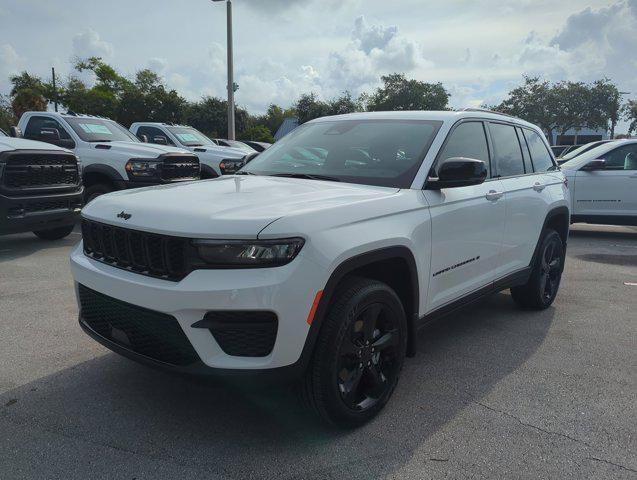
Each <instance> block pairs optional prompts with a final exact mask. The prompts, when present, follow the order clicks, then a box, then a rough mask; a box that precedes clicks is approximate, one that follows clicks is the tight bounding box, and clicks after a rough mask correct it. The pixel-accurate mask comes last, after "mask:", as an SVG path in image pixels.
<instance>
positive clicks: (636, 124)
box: [624, 100, 637, 135]
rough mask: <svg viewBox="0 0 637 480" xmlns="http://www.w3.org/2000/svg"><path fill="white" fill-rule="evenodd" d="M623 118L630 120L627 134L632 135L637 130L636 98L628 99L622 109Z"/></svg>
mask: <svg viewBox="0 0 637 480" xmlns="http://www.w3.org/2000/svg"><path fill="white" fill-rule="evenodd" d="M624 119H625V120H626V121H628V122H630V125H629V126H628V134H629V135H632V134H633V133H634V132H637V100H628V103H627V104H626V107H625V109H624Z"/></svg>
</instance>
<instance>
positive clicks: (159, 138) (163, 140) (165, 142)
mask: <svg viewBox="0 0 637 480" xmlns="http://www.w3.org/2000/svg"><path fill="white" fill-rule="evenodd" d="M153 143H158V144H159V145H168V140H167V139H166V137H164V136H163V135H155V136H154V137H153Z"/></svg>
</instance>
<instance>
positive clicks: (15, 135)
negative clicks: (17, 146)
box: [9, 127, 22, 138]
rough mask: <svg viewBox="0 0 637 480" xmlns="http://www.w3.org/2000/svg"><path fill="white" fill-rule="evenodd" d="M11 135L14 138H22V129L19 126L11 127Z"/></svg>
mask: <svg viewBox="0 0 637 480" xmlns="http://www.w3.org/2000/svg"><path fill="white" fill-rule="evenodd" d="M9 136H11V137H13V138H22V130H20V129H19V128H18V127H11V128H9Z"/></svg>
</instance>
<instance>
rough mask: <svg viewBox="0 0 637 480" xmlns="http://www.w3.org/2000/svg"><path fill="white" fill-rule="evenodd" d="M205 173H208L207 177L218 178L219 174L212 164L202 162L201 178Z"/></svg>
mask: <svg viewBox="0 0 637 480" xmlns="http://www.w3.org/2000/svg"><path fill="white" fill-rule="evenodd" d="M204 173H205V175H206V177H205V178H217V177H218V176H219V174H218V173H217V172H216V171H215V169H214V168H212V167H211V166H210V165H205V164H203V163H202V164H201V178H204Z"/></svg>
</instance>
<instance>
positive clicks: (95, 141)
mask: <svg viewBox="0 0 637 480" xmlns="http://www.w3.org/2000/svg"><path fill="white" fill-rule="evenodd" d="M112 141H113V140H106V139H104V140H89V142H90V143H98V142H112Z"/></svg>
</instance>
